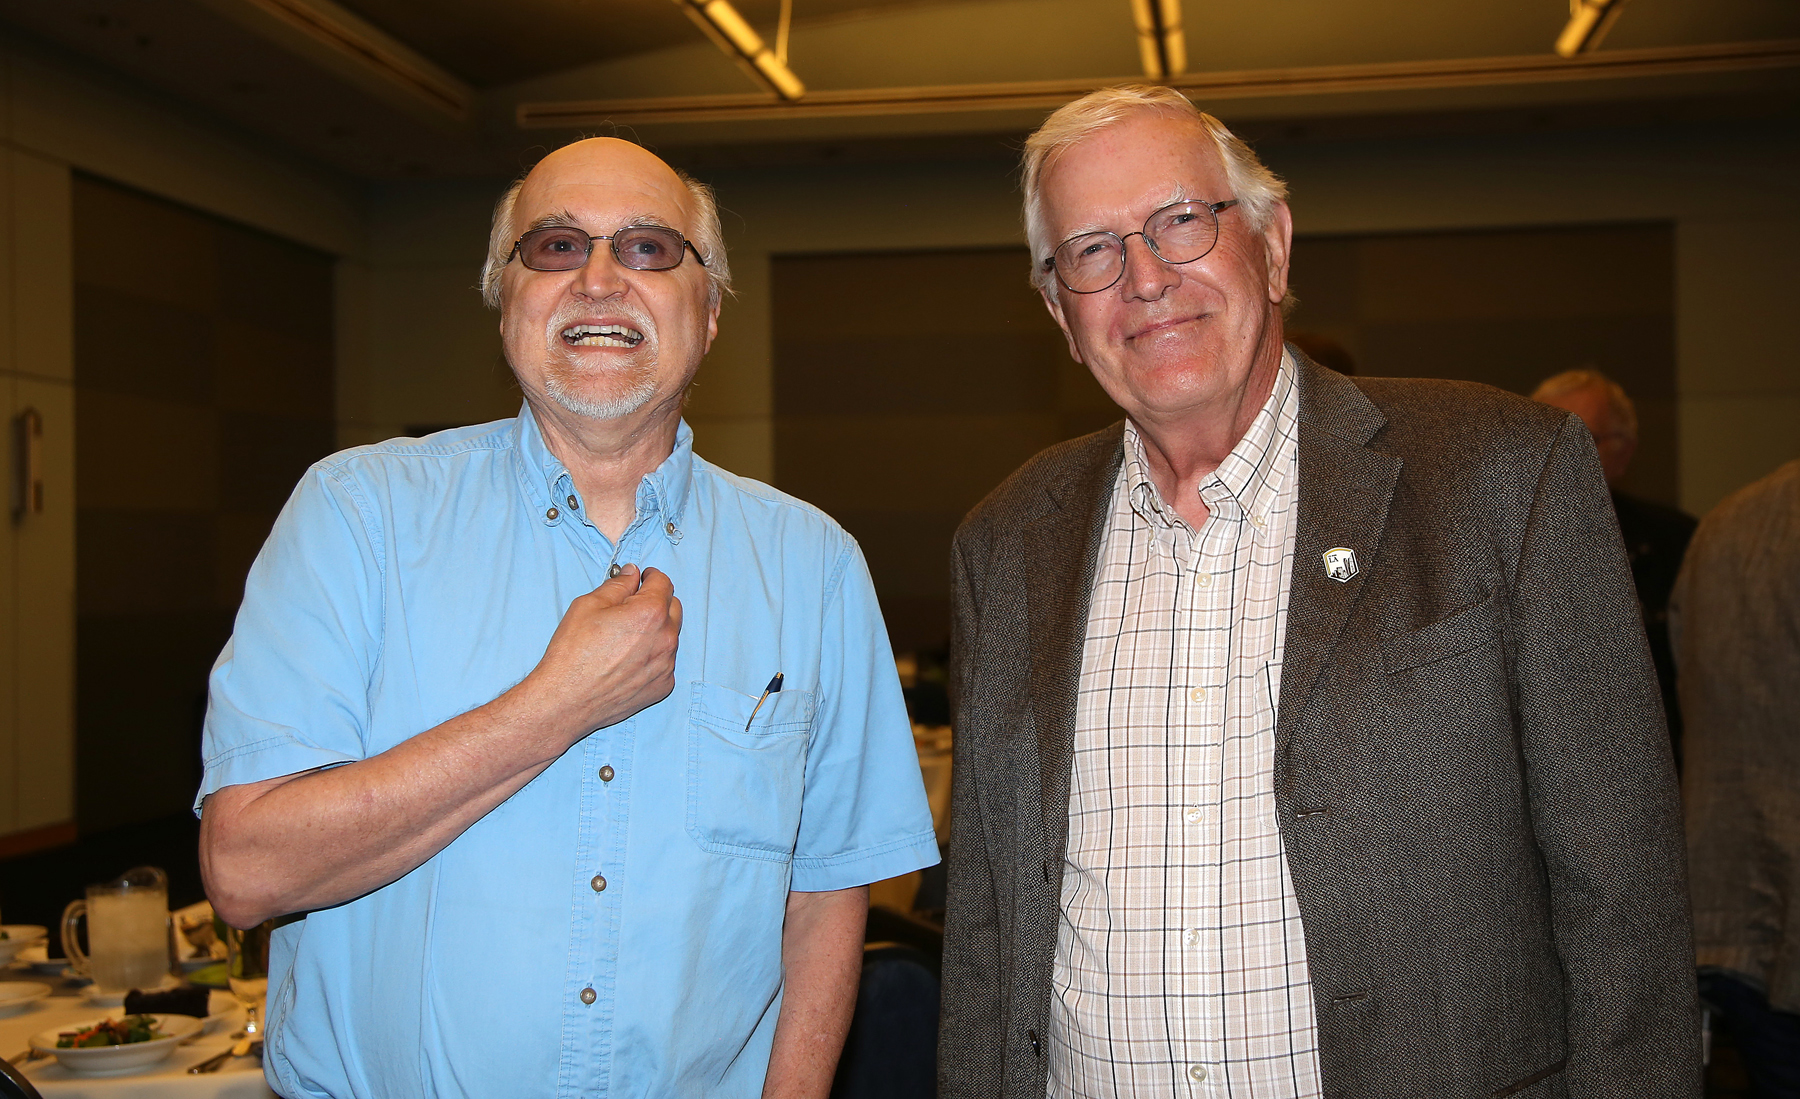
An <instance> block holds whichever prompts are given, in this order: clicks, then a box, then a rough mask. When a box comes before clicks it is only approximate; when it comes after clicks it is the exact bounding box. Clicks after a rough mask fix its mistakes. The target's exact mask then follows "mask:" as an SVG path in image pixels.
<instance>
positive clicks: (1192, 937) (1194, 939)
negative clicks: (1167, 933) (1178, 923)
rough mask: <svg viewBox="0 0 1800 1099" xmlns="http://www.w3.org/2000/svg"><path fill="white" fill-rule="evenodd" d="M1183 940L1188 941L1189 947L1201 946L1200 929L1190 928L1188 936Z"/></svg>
mask: <svg viewBox="0 0 1800 1099" xmlns="http://www.w3.org/2000/svg"><path fill="white" fill-rule="evenodd" d="M1183 938H1184V939H1186V941H1187V944H1188V945H1189V946H1199V945H1200V929H1199V928H1198V927H1190V928H1188V930H1187V934H1186V935H1185V936H1183Z"/></svg>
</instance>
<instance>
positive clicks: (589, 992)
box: [581, 988, 600, 1004]
mask: <svg viewBox="0 0 1800 1099" xmlns="http://www.w3.org/2000/svg"><path fill="white" fill-rule="evenodd" d="M599 998H600V994H599V993H597V992H595V991H594V990H593V989H591V988H584V989H582V990H581V1002H582V1003H584V1004H591V1003H593V1002H594V1001H595V1000H598V999H599Z"/></svg>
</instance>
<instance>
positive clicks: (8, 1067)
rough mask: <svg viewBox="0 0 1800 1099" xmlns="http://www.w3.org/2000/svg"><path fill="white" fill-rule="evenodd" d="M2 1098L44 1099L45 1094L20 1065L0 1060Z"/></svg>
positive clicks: (0, 1091)
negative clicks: (34, 1084)
mask: <svg viewBox="0 0 1800 1099" xmlns="http://www.w3.org/2000/svg"><path fill="white" fill-rule="evenodd" d="M0 1099H44V1095H43V1093H42V1092H40V1091H38V1089H37V1088H36V1087H35V1086H33V1085H32V1083H31V1081H30V1080H28V1079H26V1078H25V1073H24V1072H23V1071H22V1070H21V1069H20V1068H19V1066H17V1065H15V1064H13V1063H12V1062H11V1061H0Z"/></svg>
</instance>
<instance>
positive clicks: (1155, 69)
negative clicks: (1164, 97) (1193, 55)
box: [1131, 0, 1187, 80]
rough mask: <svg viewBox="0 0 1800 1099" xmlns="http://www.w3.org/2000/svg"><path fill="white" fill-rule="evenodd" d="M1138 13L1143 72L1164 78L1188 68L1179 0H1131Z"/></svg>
mask: <svg viewBox="0 0 1800 1099" xmlns="http://www.w3.org/2000/svg"><path fill="white" fill-rule="evenodd" d="M1131 13H1132V15H1134V16H1136V17H1137V32H1138V52H1139V53H1140V54H1141V55H1143V59H1144V75H1145V76H1147V77H1149V78H1150V79H1152V80H1167V79H1168V78H1169V77H1171V76H1180V75H1181V74H1182V73H1184V72H1186V71H1187V39H1186V38H1185V37H1184V36H1183V35H1182V33H1181V0H1131Z"/></svg>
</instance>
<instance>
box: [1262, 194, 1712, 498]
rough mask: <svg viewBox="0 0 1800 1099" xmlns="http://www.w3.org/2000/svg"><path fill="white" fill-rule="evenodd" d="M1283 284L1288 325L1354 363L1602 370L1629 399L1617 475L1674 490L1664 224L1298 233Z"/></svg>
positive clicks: (1514, 384)
mask: <svg viewBox="0 0 1800 1099" xmlns="http://www.w3.org/2000/svg"><path fill="white" fill-rule="evenodd" d="M1293 286H1294V290H1295V292H1296V293H1297V294H1298V295H1299V297H1300V306H1299V308H1298V309H1296V310H1295V311H1294V314H1293V316H1292V317H1290V318H1289V323H1288V327H1289V329H1290V330H1295V331H1299V330H1308V331H1312V332H1319V333H1323V334H1326V335H1329V336H1333V337H1335V338H1337V339H1338V340H1339V342H1341V343H1342V344H1343V345H1344V346H1345V347H1346V348H1347V349H1348V350H1349V351H1350V353H1351V354H1352V355H1353V356H1354V357H1355V359H1356V363H1357V370H1358V372H1359V373H1363V374H1369V375H1373V376H1377V377H1399V378H1465V379H1469V380H1471V381H1479V382H1487V383H1488V384H1489V385H1497V386H1499V387H1500V388H1502V389H1510V390H1512V391H1513V392H1515V393H1526V394H1529V393H1530V392H1531V391H1532V390H1533V389H1535V388H1537V384H1538V383H1539V382H1541V381H1543V380H1544V379H1545V378H1547V377H1549V376H1550V375H1552V374H1557V373H1560V372H1562V371H1564V370H1572V369H1575V368H1577V367H1592V368H1596V369H1599V370H1601V371H1604V372H1605V373H1606V374H1607V375H1609V376H1610V377H1612V378H1613V379H1614V380H1615V381H1617V382H1618V383H1619V384H1620V385H1622V386H1624V387H1625V391H1626V392H1627V393H1629V394H1630V395H1631V398H1632V401H1633V402H1634V403H1635V404H1636V405H1637V411H1638V435H1639V440H1640V442H1639V446H1638V454H1637V458H1636V459H1635V460H1634V461H1633V462H1632V466H1631V470H1630V472H1629V473H1627V475H1626V478H1625V482H1624V485H1623V486H1622V487H1624V488H1625V490H1626V491H1628V492H1631V493H1634V494H1636V495H1638V496H1642V497H1646V498H1648V499H1651V500H1656V501H1659V502H1661V503H1665V504H1669V505H1674V504H1676V503H1677V502H1678V500H1677V485H1676V470H1677V464H1676V463H1677V458H1678V455H1677V453H1676V441H1677V440H1676V430H1675V429H1676V421H1675V234H1674V230H1673V228H1672V227H1671V226H1670V225H1669V224H1668V223H1666V222H1655V223H1650V224H1639V225H1602V226H1593V227H1575V228H1557V229H1513V230H1502V231H1493V232H1460V233H1393V234H1380V235H1371V236H1332V237H1302V238H1300V239H1299V240H1297V241H1295V242H1294V259H1293Z"/></svg>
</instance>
